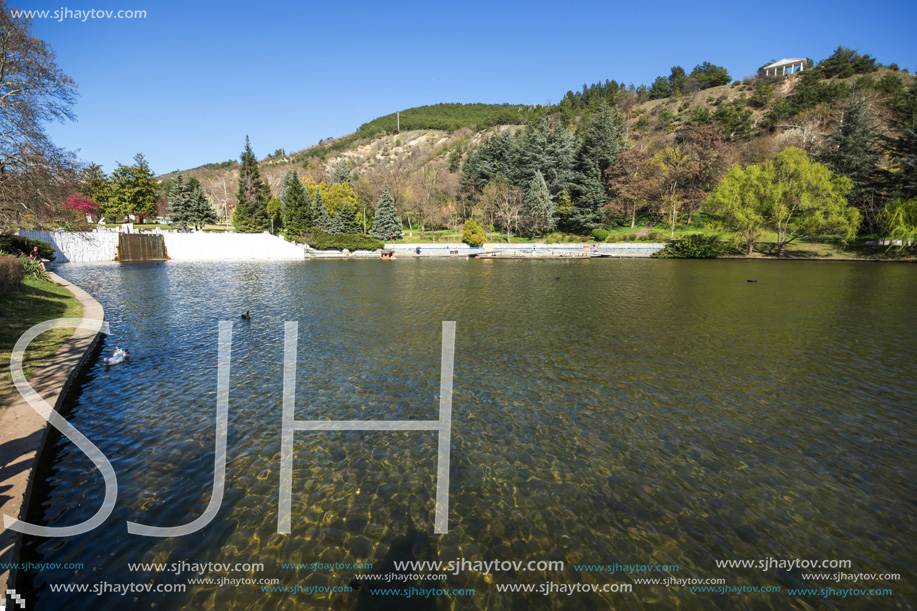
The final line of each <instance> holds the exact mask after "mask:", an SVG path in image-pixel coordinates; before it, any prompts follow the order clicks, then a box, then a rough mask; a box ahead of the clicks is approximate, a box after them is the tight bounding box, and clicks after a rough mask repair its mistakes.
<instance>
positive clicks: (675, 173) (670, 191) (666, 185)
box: [653, 146, 691, 238]
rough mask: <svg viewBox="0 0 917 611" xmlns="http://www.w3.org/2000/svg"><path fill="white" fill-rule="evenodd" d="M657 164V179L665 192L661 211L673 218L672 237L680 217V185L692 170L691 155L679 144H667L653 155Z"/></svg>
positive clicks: (660, 187) (661, 189) (663, 192)
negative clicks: (690, 167) (690, 166)
mask: <svg viewBox="0 0 917 611" xmlns="http://www.w3.org/2000/svg"><path fill="white" fill-rule="evenodd" d="M653 162H654V164H655V166H656V180H657V181H658V184H659V189H660V191H662V194H663V200H662V203H663V207H662V210H661V212H662V213H663V214H665V215H667V216H669V217H670V218H671V220H672V237H673V238H674V237H675V221H676V220H677V219H678V203H679V194H678V190H679V187H681V186H682V184H683V183H684V181H685V178H686V177H687V176H688V172H689V171H690V169H689V167H688V166H689V165H690V163H691V156H690V155H688V154H687V153H685V152H684V151H683V150H681V147H679V146H667V147H665V149H663V150H661V151H659V152H658V153H656V155H654V156H653Z"/></svg>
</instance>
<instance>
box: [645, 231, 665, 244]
mask: <svg viewBox="0 0 917 611" xmlns="http://www.w3.org/2000/svg"><path fill="white" fill-rule="evenodd" d="M646 239H647V240H649V241H650V242H658V241H659V240H661V239H663V236H662V234H660V233H657V232H655V231H651V232H649V233H648V234H646Z"/></svg>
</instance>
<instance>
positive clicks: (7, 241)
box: [0, 234, 54, 261]
mask: <svg viewBox="0 0 917 611" xmlns="http://www.w3.org/2000/svg"><path fill="white" fill-rule="evenodd" d="M36 246H37V247H38V254H40V255H41V258H42V259H48V260H49V261H53V260H54V249H53V248H51V245H50V244H48V243H47V242H42V241H41V240H30V239H29V238H24V237H22V236H18V235H12V234H6V235H0V250H4V251H6V252H8V253H12V254H16V251H17V250H19V251H22V253H23V254H29V253H30V252H32V249H33V248H34V247H36Z"/></svg>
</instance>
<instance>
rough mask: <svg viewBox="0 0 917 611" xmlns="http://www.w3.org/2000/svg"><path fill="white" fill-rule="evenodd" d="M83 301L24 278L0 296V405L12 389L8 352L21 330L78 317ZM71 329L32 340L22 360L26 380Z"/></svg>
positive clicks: (32, 279) (56, 331)
mask: <svg viewBox="0 0 917 611" xmlns="http://www.w3.org/2000/svg"><path fill="white" fill-rule="evenodd" d="M82 316H83V304H81V303H80V302H79V300H77V298H76V297H74V296H73V293H71V292H70V291H68V290H67V289H65V288H64V287H62V286H60V285H57V284H54V283H50V282H46V281H44V280H37V279H35V278H26V279H25V280H24V281H23V283H22V287H21V288H20V290H19V291H17V292H14V293H12V294H10V295H6V296H5V297H3V298H2V299H0V405H3V404H5V403H6V400H7V398H8V397H9V395H10V394H11V393H13V392H16V391H15V389H14V387H13V379H12V376H11V375H10V354H11V353H12V351H13V346H14V345H15V344H16V340H18V339H19V338H20V337H21V336H22V334H23V333H25V332H26V331H28V330H29V328H31V327H32V326H34V325H36V324H38V323H40V322H44V321H46V320H50V319H52V318H80V317H82ZM72 333H73V329H54V330H52V331H48V332H46V333H42V334H41V335H39V336H38V337H37V338H35V341H33V342H32V343H31V344H30V346H29V349H28V351H27V352H26V354H25V358H24V359H23V369H24V371H25V376H26V379H30V378H31V377H32V374H33V373H34V372H35V370H36V369H37V368H38V367H40V366H41V365H42V364H44V362H45V360H47V359H48V357H50V356H52V355H53V354H54V353H55V352H57V349H58V348H60V346H61V344H63V343H64V342H65V341H66V340H67V338H69V337H70V335H71V334H72Z"/></svg>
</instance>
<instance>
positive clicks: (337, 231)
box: [327, 210, 344, 235]
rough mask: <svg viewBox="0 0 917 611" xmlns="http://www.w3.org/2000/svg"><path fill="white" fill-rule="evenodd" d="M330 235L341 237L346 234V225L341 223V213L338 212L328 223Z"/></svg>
mask: <svg viewBox="0 0 917 611" xmlns="http://www.w3.org/2000/svg"><path fill="white" fill-rule="evenodd" d="M327 231H328V233H330V234H331V235H341V234H342V233H344V223H343V222H341V211H340V210H338V213H337V214H335V215H334V216H332V217H331V221H329V222H328V230H327Z"/></svg>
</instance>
